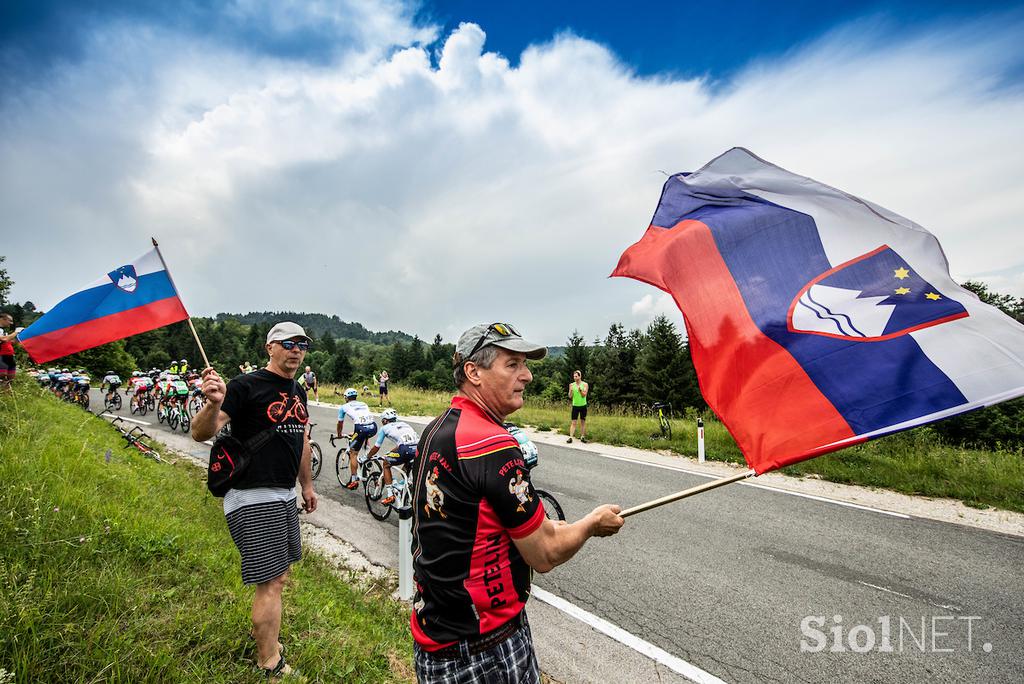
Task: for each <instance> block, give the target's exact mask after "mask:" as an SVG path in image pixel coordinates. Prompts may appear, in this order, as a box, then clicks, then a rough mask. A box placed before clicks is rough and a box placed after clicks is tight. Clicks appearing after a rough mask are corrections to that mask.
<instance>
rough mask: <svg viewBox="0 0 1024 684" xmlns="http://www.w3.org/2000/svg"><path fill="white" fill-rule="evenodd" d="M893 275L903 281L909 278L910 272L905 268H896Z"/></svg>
mask: <svg viewBox="0 0 1024 684" xmlns="http://www.w3.org/2000/svg"><path fill="white" fill-rule="evenodd" d="M895 274H896V277H897V278H899V279H900V280H903V279H904V278H909V277H910V271H908V270H907V269H905V268H897V269H896V271H895Z"/></svg>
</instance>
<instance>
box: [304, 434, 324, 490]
mask: <svg viewBox="0 0 1024 684" xmlns="http://www.w3.org/2000/svg"><path fill="white" fill-rule="evenodd" d="M308 427H309V465H310V466H311V468H312V470H313V479H314V480H315V479H316V478H317V477H318V476H319V475H320V467H321V466H322V465H323V464H324V452H323V450H322V449H321V448H320V445H319V444H317V443H316V440H314V439H313V428H315V427H316V423H310V424H309V426H308Z"/></svg>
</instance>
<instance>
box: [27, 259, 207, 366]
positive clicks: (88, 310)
mask: <svg viewBox="0 0 1024 684" xmlns="http://www.w3.org/2000/svg"><path fill="white" fill-rule="evenodd" d="M186 318H188V312H186V311H185V306H184V305H183V304H182V303H181V298H180V297H178V292H177V290H176V289H175V288H174V283H173V282H172V281H171V277H170V274H169V273H168V272H167V269H166V268H165V267H164V264H163V261H162V260H161V258H160V254H159V253H158V252H157V250H156V249H153V250H150V251H149V252H146V253H145V254H143V255H142V256H141V257H139V258H138V259H136V260H135V261H133V262H132V263H130V264H126V265H124V266H120V267H118V268H115V269H114V270H113V271H111V272H110V273H108V274H106V275H105V276H103V277H102V278H100V279H99V280H96V281H95V282H92V283H90V284H89V285H87V286H86V287H85V288H83V289H82V290H81V291H79V292H76V293H74V294H73V295H71V296H69V297H67V298H65V299H64V300H62V301H61V302H59V303H58V304H56V305H55V306H54V307H53V308H52V309H50V310H49V311H48V312H47V313H46V314H45V315H43V316H42V317H41V318H39V319H38V320H36V322H35V323H33V324H32V325H30V326H29V327H27V328H25V329H24V330H23V331H22V332H21V334H19V335H18V340H19V341H20V342H21V344H22V346H23V347H25V351H27V352H28V354H29V356H30V357H32V360H33V361H34V362H36V363H46V362H47V361H50V360H52V359H56V358H59V357H61V356H67V355H68V354H74V353H75V352H80V351H82V350H84V349H91V348H92V347H97V346H99V345H101V344H106V343H107V342H113V341H114V340H120V339H122V338H125V337H130V336H132V335H137V334H139V333H143V332H146V331H148V330H153V329H154V328H160V327H163V326H165V325H170V324H171V323H177V322H178V321H183V320H185V319H186Z"/></svg>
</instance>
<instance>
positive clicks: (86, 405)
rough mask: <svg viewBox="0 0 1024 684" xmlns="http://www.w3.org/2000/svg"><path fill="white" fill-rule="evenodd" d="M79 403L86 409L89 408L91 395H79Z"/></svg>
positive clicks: (86, 393) (85, 393) (84, 393)
mask: <svg viewBox="0 0 1024 684" xmlns="http://www.w3.org/2000/svg"><path fill="white" fill-rule="evenodd" d="M78 403H79V404H80V405H81V407H82V408H84V409H87V408H89V393H88V392H82V393H81V394H79V395H78Z"/></svg>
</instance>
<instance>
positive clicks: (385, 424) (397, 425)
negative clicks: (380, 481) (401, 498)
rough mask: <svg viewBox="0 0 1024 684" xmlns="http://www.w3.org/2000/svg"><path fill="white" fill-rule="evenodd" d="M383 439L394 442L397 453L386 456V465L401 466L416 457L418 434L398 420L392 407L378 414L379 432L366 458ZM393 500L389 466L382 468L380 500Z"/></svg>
mask: <svg viewBox="0 0 1024 684" xmlns="http://www.w3.org/2000/svg"><path fill="white" fill-rule="evenodd" d="M385 439H390V440H391V441H392V442H394V443H395V453H397V454H398V455H397V456H391V455H388V456H387V457H386V460H387V462H388V465H393V466H402V465H405V464H407V463H412V460H413V458H415V457H416V444H417V442H419V441H420V436H419V435H417V434H416V431H415V430H413V429H412V426H411V425H409V424H408V423H406V422H404V421H401V420H398V412H397V411H395V409H393V408H389V409H385V410H384V412H383V413H381V414H380V432H378V433H377V441H375V442H374V443H373V447H371V448H370V451H369V452H368V453H367V454H366V458H373V457H374V456H376V455H377V452H378V451H380V447H381V445H383V444H384V440H385ZM394 500H395V492H394V490H393V489H392V488H391V468H384V496H383V498H381V500H380V502H381V503H382V504H385V505H387V504H390V503H393V502H394Z"/></svg>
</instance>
